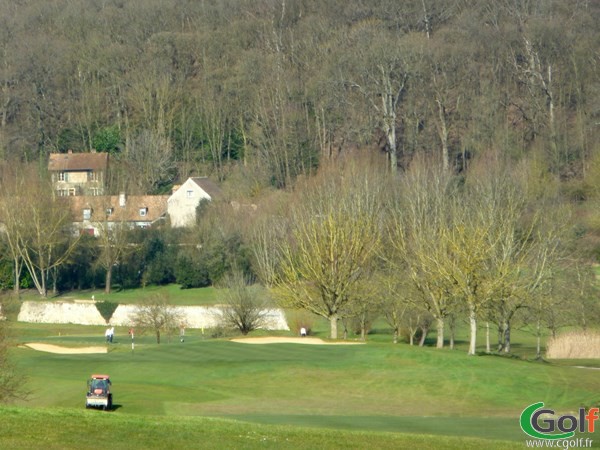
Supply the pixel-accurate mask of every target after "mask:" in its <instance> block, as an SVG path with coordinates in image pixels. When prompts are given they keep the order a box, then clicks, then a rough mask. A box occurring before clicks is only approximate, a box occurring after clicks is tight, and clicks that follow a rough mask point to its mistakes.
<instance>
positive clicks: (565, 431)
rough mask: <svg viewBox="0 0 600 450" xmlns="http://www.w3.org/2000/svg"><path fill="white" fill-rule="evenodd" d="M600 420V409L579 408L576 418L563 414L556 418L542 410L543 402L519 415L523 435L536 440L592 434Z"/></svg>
mask: <svg viewBox="0 0 600 450" xmlns="http://www.w3.org/2000/svg"><path fill="white" fill-rule="evenodd" d="M597 420H600V408H590V409H588V410H587V411H586V410H585V408H580V409H579V413H578V414H577V416H574V415H570V414H565V415H564V416H560V417H558V418H556V416H555V414H554V411H553V410H551V409H546V408H544V402H539V403H533V404H531V405H529V406H528V407H527V408H525V409H524V410H523V412H522V413H521V418H520V424H521V429H522V430H523V432H524V433H526V434H528V435H529V436H531V437H533V438H536V439H552V440H553V439H569V438H571V437H573V436H575V431H579V432H580V433H585V432H586V431H587V432H588V433H593V432H594V425H595V422H596V421H597Z"/></svg>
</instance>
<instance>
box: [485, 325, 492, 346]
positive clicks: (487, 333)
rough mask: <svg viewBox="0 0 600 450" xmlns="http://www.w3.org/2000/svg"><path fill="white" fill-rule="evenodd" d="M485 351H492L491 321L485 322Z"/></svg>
mask: <svg viewBox="0 0 600 450" xmlns="http://www.w3.org/2000/svg"><path fill="white" fill-rule="evenodd" d="M485 352H486V353H492V347H491V344H490V323H489V322H486V323H485Z"/></svg>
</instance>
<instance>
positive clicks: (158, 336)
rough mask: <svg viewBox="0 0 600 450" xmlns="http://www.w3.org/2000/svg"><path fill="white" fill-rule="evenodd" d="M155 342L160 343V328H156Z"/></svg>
mask: <svg viewBox="0 0 600 450" xmlns="http://www.w3.org/2000/svg"><path fill="white" fill-rule="evenodd" d="M156 343H157V344H160V330H156Z"/></svg>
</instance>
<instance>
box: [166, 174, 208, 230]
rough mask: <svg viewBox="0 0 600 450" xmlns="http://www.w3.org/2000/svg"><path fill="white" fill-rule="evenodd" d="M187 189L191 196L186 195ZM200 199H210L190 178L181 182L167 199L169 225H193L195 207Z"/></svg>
mask: <svg viewBox="0 0 600 450" xmlns="http://www.w3.org/2000/svg"><path fill="white" fill-rule="evenodd" d="M188 191H192V192H191V196H188ZM202 199H208V200H210V199H211V198H210V195H208V194H207V193H206V192H205V191H204V190H203V189H202V188H201V187H200V186H198V185H197V184H196V183H194V182H193V181H192V180H187V181H186V182H185V183H183V184H182V185H181V186H180V187H179V189H177V191H175V193H173V195H172V196H171V197H170V198H169V201H168V207H167V212H168V213H169V217H170V219H171V226H172V227H175V228H177V227H189V226H192V225H194V223H195V222H196V208H197V207H198V204H199V203H200V200H202Z"/></svg>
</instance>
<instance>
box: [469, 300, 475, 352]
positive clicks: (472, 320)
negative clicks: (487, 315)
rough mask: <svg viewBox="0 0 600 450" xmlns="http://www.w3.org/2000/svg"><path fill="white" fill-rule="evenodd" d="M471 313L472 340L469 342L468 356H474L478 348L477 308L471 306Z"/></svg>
mask: <svg viewBox="0 0 600 450" xmlns="http://www.w3.org/2000/svg"><path fill="white" fill-rule="evenodd" d="M469 308H470V311H469V326H470V330H471V333H470V340H469V352H468V353H467V354H468V355H474V354H475V349H476V347H477V315H476V314H475V308H473V306H470V307H469Z"/></svg>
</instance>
